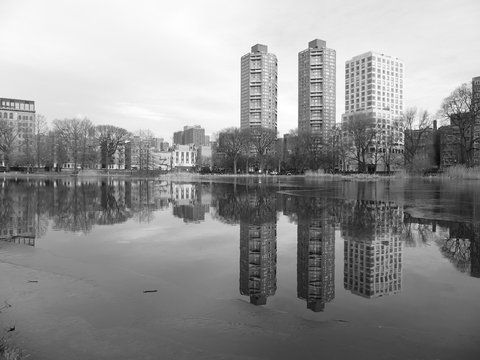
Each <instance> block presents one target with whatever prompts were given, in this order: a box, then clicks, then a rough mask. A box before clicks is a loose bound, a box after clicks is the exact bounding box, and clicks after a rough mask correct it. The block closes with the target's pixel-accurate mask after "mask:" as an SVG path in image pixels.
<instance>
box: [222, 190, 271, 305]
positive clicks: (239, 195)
mask: <svg viewBox="0 0 480 360" xmlns="http://www.w3.org/2000/svg"><path fill="white" fill-rule="evenodd" d="M215 198H216V205H217V216H216V218H217V219H218V220H220V221H223V222H226V223H229V224H235V223H240V294H242V295H245V296H249V297H250V302H251V303H252V304H255V305H265V304H266V303H267V298H268V297H269V296H273V295H275V291H276V290H277V198H276V192H275V190H274V189H272V188H270V187H267V186H265V185H261V184H260V185H258V186H256V185H253V184H247V185H245V186H237V185H236V184H234V185H231V186H230V185H228V184H221V185H220V186H218V187H217V189H216V191H215Z"/></svg>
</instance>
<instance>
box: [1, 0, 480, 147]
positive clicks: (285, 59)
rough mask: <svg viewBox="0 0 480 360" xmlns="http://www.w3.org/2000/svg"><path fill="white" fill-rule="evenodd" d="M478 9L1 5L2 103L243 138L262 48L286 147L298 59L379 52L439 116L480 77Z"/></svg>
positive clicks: (410, 4)
mask: <svg viewBox="0 0 480 360" xmlns="http://www.w3.org/2000/svg"><path fill="white" fill-rule="evenodd" d="M479 22H480V1H478V0H455V1H453V0H435V1H433V0H425V1H418V0H417V1H412V0H406V1H389V2H385V1H381V0H367V1H355V0H343V1H341V0H340V1H339V0H336V1H322V0H313V1H301V0H296V1H282V2H276V1H273V0H269V1H258V0H257V1H251V0H245V1H236V2H228V3H226V2H225V1H208V0H207V1H191V0H185V1H182V2H181V3H175V2H165V3H164V2H158V1H153V0H152V1H144V0H137V1H135V2H125V1H91V0H85V1H78V2H69V1H61V0H44V1H33V0H24V1H18V0H1V1H0V49H1V56H0V97H9V98H19V99H27V100H34V101H35V102H36V108H37V112H38V113H41V114H44V115H45V116H46V117H47V119H48V120H49V121H52V120H53V119H56V118H59V119H62V118H71V117H75V116H81V117H83V116H86V117H88V118H89V119H91V120H92V121H93V123H94V124H96V125H99V124H112V125H116V126H121V127H124V128H126V129H127V130H129V131H135V130H137V129H145V128H148V129H150V130H152V131H153V132H154V134H155V135H156V136H157V137H164V138H165V140H166V141H171V138H172V136H173V133H174V132H175V131H178V130H180V129H183V126H185V125H195V124H199V125H201V126H202V127H203V128H205V132H206V134H213V133H217V132H219V131H220V130H222V129H224V128H227V127H232V126H235V127H240V58H241V57H242V56H243V55H245V54H246V53H248V52H249V51H250V48H251V46H253V45H255V44H257V43H260V44H265V45H267V46H268V49H269V52H271V53H274V54H275V55H276V56H277V58H278V122H277V125H278V130H279V136H281V135H282V134H284V133H287V132H288V131H290V130H291V129H294V128H296V127H297V125H298V111H297V102H298V98H297V96H298V95H297V94H298V53H299V52H300V51H302V50H304V49H305V48H306V47H307V46H308V42H309V41H311V40H313V39H316V38H318V39H322V40H325V41H326V42H327V46H328V47H329V48H332V49H335V50H336V53H337V74H336V75H337V89H336V96H337V101H336V105H337V106H336V109H337V111H336V112H337V114H336V121H337V122H339V121H340V117H341V114H342V113H343V112H344V93H345V88H344V83H345V74H344V68H345V61H346V60H348V59H351V58H352V57H353V56H356V55H359V54H362V53H365V52H368V51H374V52H379V53H384V54H387V55H391V56H393V57H398V58H399V59H401V60H403V62H404V64H405V89H404V91H405V108H408V107H411V106H416V107H418V108H422V109H427V110H428V111H430V112H432V113H435V112H436V111H437V110H438V109H439V108H440V105H441V101H442V100H443V98H445V97H446V96H448V95H449V94H450V92H451V91H453V90H454V89H455V87H457V86H459V85H461V84H462V83H465V82H469V81H471V80H472V78H473V77H475V76H480V60H479V59H480V34H479V32H478V31H475V29H476V28H478V24H479Z"/></svg>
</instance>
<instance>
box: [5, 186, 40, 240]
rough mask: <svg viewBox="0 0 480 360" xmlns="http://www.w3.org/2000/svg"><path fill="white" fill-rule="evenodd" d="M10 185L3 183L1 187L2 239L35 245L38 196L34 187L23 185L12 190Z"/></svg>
mask: <svg viewBox="0 0 480 360" xmlns="http://www.w3.org/2000/svg"><path fill="white" fill-rule="evenodd" d="M8 186H9V185H8V184H3V186H1V187H0V198H1V199H2V205H1V206H2V211H1V214H0V240H3V241H9V242H15V243H22V244H27V245H31V246H34V245H35V238H36V224H37V215H36V212H35V206H36V198H35V197H34V196H32V192H31V191H30V190H31V189H32V188H29V187H21V188H20V189H19V191H17V189H14V190H13V191H11V189H9V187H8ZM19 186H21V185H19Z"/></svg>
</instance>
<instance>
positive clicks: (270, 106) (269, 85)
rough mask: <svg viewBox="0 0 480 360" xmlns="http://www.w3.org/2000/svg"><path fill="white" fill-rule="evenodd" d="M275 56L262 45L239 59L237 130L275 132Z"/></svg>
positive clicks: (253, 48) (254, 47)
mask: <svg viewBox="0 0 480 360" xmlns="http://www.w3.org/2000/svg"><path fill="white" fill-rule="evenodd" d="M277 66H278V65H277V57H276V56H275V55H274V54H270V53H269V52H268V47H267V46H266V45H260V44H257V45H255V46H252V50H251V52H250V53H248V54H245V55H244V56H242V59H241V95H240V97H241V99H240V101H241V104H240V108H241V109H240V128H241V129H246V128H250V127H258V126H260V127H264V128H268V129H273V130H277Z"/></svg>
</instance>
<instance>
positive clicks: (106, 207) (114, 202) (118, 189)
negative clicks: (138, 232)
mask: <svg viewBox="0 0 480 360" xmlns="http://www.w3.org/2000/svg"><path fill="white" fill-rule="evenodd" d="M100 189H101V211H100V214H99V216H98V218H97V223H98V224H99V225H112V224H118V223H122V222H125V221H127V220H128V219H129V218H130V217H131V216H132V215H131V213H130V211H129V210H128V209H127V208H126V207H125V201H124V198H123V196H121V194H124V192H125V189H124V187H123V186H122V185H121V184H117V186H114V185H113V184H107V183H106V182H102V185H101V188H100Z"/></svg>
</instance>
